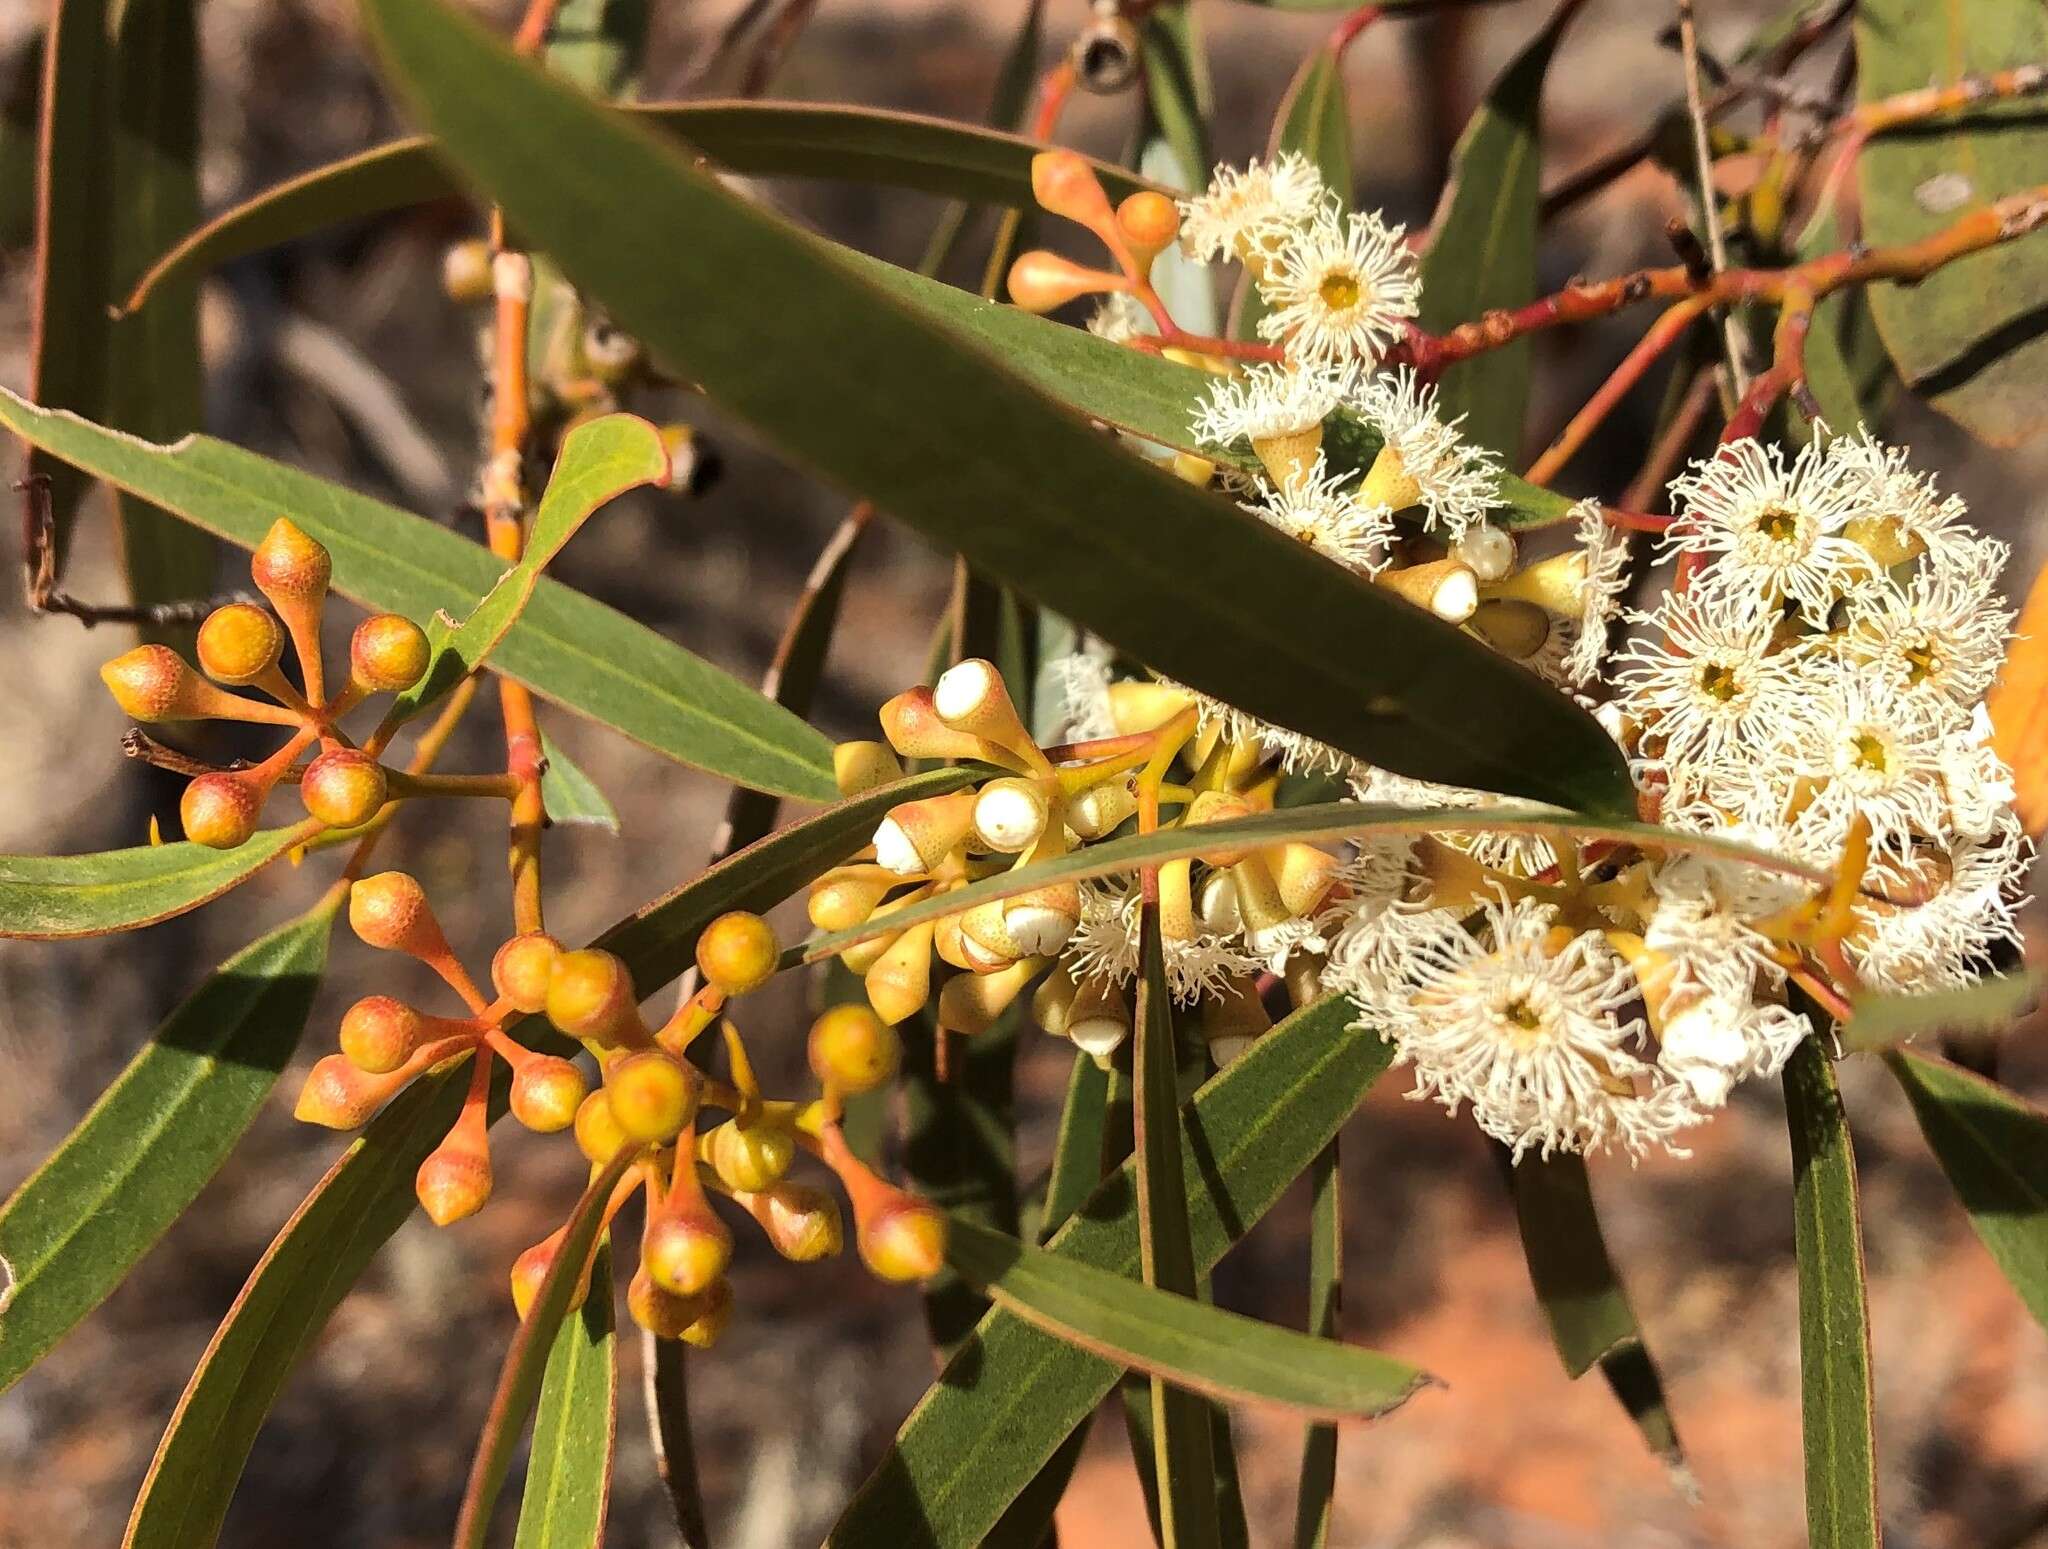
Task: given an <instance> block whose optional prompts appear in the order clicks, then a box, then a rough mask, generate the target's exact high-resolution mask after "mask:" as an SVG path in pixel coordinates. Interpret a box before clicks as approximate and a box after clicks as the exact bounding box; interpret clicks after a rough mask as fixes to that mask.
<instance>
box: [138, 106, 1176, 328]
mask: <svg viewBox="0 0 2048 1549" xmlns="http://www.w3.org/2000/svg"><path fill="white" fill-rule="evenodd" d="M598 95H606V94H605V93H598ZM625 111H626V112H627V113H629V114H630V115H631V116H632V117H633V118H634V120H636V121H637V122H639V123H642V124H644V125H646V126H647V127H648V128H650V129H653V130H657V131H660V132H662V133H664V134H666V135H670V136H673V137H674V138H675V139H676V140H677V141H680V142H682V143H684V144H687V145H688V146H690V147H691V148H693V149H695V150H698V151H701V152H702V153H703V154H704V155H706V156H709V157H710V158H711V159H712V160H713V161H715V162H717V163H718V164H719V165H721V166H724V167H728V168H730V169H731V170H732V171H734V172H740V173H745V174H746V175H747V176H749V177H814V178H840V179H845V180H849V181H854V182H863V183H879V184H884V185H888V186H893V187H897V188H906V189H912V190H915V191H917V192H919V193H927V194H939V195H943V196H945V197H948V198H954V199H964V200H969V201H972V202H974V203H978V204H999V205H1008V206H1011V207H1020V206H1026V205H1029V204H1030V203H1031V158H1032V157H1033V156H1034V155H1036V154H1037V153H1038V152H1039V151H1041V150H1043V149H1044V147H1043V146H1042V145H1040V144H1038V143H1037V142H1036V141H1033V140H1027V139H1024V138H1023V137H1021V136H1019V135H1014V134H1008V133H1004V132H1003V131H1001V130H998V129H981V128H976V127H974V126H973V125H969V124H961V123H956V122H954V121H953V120H951V119H943V118H928V117H925V116H924V115H923V114H918V113H892V112H885V111H882V110H880V109H876V108H863V107H853V106H840V105H819V104H814V103H808V102H739V101H734V102H656V103H647V104H644V105H640V106H635V107H629V108H627V109H625ZM1094 165H1095V171H1096V174H1097V176H1099V177H1100V178H1101V179H1102V181H1103V186H1104V187H1105V188H1107V189H1108V190H1109V193H1110V197H1111V198H1113V199H1121V198H1123V197H1124V196H1125V195H1127V194H1131V193H1135V192H1136V191H1137V190H1139V189H1141V188H1148V187H1151V186H1152V185H1151V184H1149V183H1147V182H1146V181H1145V180H1144V179H1143V178H1139V177H1135V176H1133V175H1132V174H1131V173H1130V172H1128V171H1126V170H1125V169H1123V168H1121V167H1116V166H1113V165H1111V164H1110V163H1108V162H1096V163H1095V164H1094ZM461 192H462V185H461V184H460V183H459V182H458V181H457V180H456V178H455V176H454V174H452V173H451V172H449V171H448V169H447V168H446V166H444V165H443V163H442V162H441V160H440V159H439V158H438V157H437V156H436V154H435V146H434V143H433V141H432V140H431V139H429V138H427V137H426V136H414V137H413V138H411V139H405V140H394V141H392V142H391V143H390V144H388V145H380V146H377V147H375V148H374V149H372V150H367V151H363V152H361V153H359V154H357V155H354V156H350V157H346V158H344V159H343V160H341V161H336V162H330V163H329V164H328V165H326V166H324V167H316V168H315V169H314V170H313V171H311V172H307V173H302V174H301V175H300V176H298V177H295V178H292V179H290V180H288V181H286V182H283V183H279V184H278V185H277V186H276V187H274V188H268V189H265V190H264V191H263V192H262V193H260V194H257V195H255V196H254V197H253V198H251V199H248V200H246V201H244V202H243V203H241V204H238V205H235V206H233V207H232V208H230V209H228V210H224V211H223V212H221V213H220V214H219V215H216V216H214V217H213V218H212V219H211V220H209V221H207V222H206V223H205V224H204V225H202V226H199V227H198V228H197V229H195V230H192V231H190V233H189V234H188V235H186V236H184V237H183V239H182V240H180V241H179V242H178V244H177V245H176V246H175V247H172V248H170V249H169V250H168V251H166V252H163V254H162V256H161V257H159V258H158V259H157V260H156V262H155V263H154V264H152V265H151V267H150V270H149V272H148V273H147V274H146V275H144V276H143V277H142V279H141V280H140V281H139V282H138V283H137V284H136V286H135V289H134V291H133V292H132V293H131V294H130V295H129V296H128V299H127V302H126V310H128V311H134V310H135V309H136V308H138V307H142V306H144V305H154V304H155V297H156V295H157V293H158V292H159V291H160V290H161V289H162V288H163V287H164V286H166V285H169V284H172V283H174V282H176V281H180V280H191V279H197V278H198V277H199V276H200V275H202V274H204V273H206V272H207V271H208V270H211V269H216V268H218V267H220V265H222V264H224V263H227V262H228V261H229V260H230V259H234V258H240V257H242V256H243V255H245V254H248V253H254V252H259V251H261V250H262V249H264V248H266V247H274V246H276V245H277V244H278V243H280V242H289V241H292V240H293V239H294V238H297V237H302V236H305V235H306V234H307V233H308V232H313V231H318V230H320V229H322V228H323V227H327V226H333V225H336V224H339V223H340V222H343V221H350V220H360V219H362V218H363V217H365V216H370V215H380V214H383V213H385V212H386V211H390V210H398V209H403V208H405V207H407V206H409V205H416V204H425V203H427V202H429V201H431V200H435V199H446V198H449V197H451V196H453V195H457V194H460V193H461Z"/></svg>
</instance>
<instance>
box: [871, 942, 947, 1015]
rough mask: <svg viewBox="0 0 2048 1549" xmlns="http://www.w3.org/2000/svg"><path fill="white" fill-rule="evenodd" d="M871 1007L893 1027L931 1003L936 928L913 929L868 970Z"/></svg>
mask: <svg viewBox="0 0 2048 1549" xmlns="http://www.w3.org/2000/svg"><path fill="white" fill-rule="evenodd" d="M865 983H866V986H867V992H868V1004H869V1005H871V1006H873V1007H874V1008H875V1015H876V1016H878V1017H880V1018H881V1019H882V1020H883V1021H884V1022H887V1023H888V1024H889V1025H890V1026H892V1027H893V1026H895V1025H896V1024H897V1023H898V1022H901V1021H902V1020H903V1019H904V1018H905V1017H908V1016H910V1015H912V1014H913V1013H915V1012H916V1011H917V1010H918V1009H919V1008H920V1007H922V1006H923V1005H924V1003H925V1002H926V1001H928V1000H930V999H931V992H932V927H931V922H930V921H926V922H925V923H924V924H922V925H913V926H912V927H911V928H910V929H909V930H906V931H904V932H903V934H902V935H900V936H898V937H897V938H896V941H895V944H894V945H892V946H891V947H890V948H889V950H888V951H886V952H884V953H883V954H882V955H881V956H880V957H878V958H876V959H875V961H874V964H873V965H872V966H871V967H870V968H869V969H868V971H867V977H866V980H865Z"/></svg>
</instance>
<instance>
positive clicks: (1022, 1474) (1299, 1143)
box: [829, 996, 1391, 1549]
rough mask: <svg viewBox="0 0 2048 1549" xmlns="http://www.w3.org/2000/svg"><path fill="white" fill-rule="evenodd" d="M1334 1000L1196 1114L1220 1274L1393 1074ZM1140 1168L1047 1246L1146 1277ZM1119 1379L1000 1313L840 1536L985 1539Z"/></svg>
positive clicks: (1221, 1079) (1192, 1142)
mask: <svg viewBox="0 0 2048 1549" xmlns="http://www.w3.org/2000/svg"><path fill="white" fill-rule="evenodd" d="M1352 1017H1353V1012H1352V1010H1351V1007H1350V1005H1349V1003H1348V1002H1346V1001H1344V1000H1342V999H1341V998H1339V997H1336V996H1332V997H1329V998H1327V999H1325V1000H1322V1001H1319V1002H1317V1003H1316V1004H1315V1005H1313V1006H1311V1007H1309V1008H1307V1009H1306V1010H1303V1011H1300V1012H1297V1013H1296V1014H1295V1015H1293V1016H1292V1017H1289V1018H1288V1019H1287V1020H1286V1021H1284V1022H1282V1023H1281V1024H1280V1025H1279V1026H1277V1027H1276V1028H1274V1029H1273V1031H1272V1032H1271V1033H1269V1034H1267V1035H1266V1036H1265V1037H1263V1038H1261V1039H1259V1040H1258V1042H1256V1043H1255V1044H1253V1045H1252V1047H1251V1049H1250V1050H1249V1051H1248V1052H1247V1053H1246V1054H1245V1055H1244V1056H1243V1057H1242V1058H1241V1059H1239V1060H1237V1061H1236V1062H1234V1063H1233V1064H1232V1065H1231V1066H1230V1067H1229V1069H1227V1070H1225V1071H1224V1072H1222V1073H1221V1074H1220V1075H1218V1076H1216V1077H1215V1078H1214V1079H1213V1080H1211V1081H1210V1082H1209V1083H1208V1084H1207V1085H1205V1086H1204V1087H1203V1088H1202V1090H1201V1091H1200V1092H1198V1093H1197V1094H1196V1096H1195V1098H1194V1101H1193V1102H1192V1103H1191V1104H1189V1105H1188V1107H1187V1108H1186V1109H1185V1110H1184V1114H1183V1127H1184V1129H1185V1131H1186V1136H1187V1142H1188V1143H1187V1146H1186V1148H1185V1150H1184V1151H1183V1156H1182V1160H1183V1165H1184V1169H1185V1174H1184V1186H1185V1188H1186V1190H1187V1195H1188V1203H1189V1214H1188V1223H1189V1237H1190V1241H1191V1243H1192V1245H1193V1248H1194V1254H1195V1263H1196V1267H1197V1269H1198V1270H1199V1271H1202V1272H1207V1271H1208V1270H1209V1269H1211V1268H1213V1267H1214V1265H1215V1263H1216V1261H1217V1260H1218V1259H1219V1258H1221V1257H1222V1256H1223V1253H1224V1251H1225V1250H1226V1249H1227V1248H1228V1247H1229V1246H1230V1244H1231V1242H1232V1241H1233V1240H1235V1239H1236V1238H1237V1237H1239V1236H1241V1235H1242V1234H1243V1233H1244V1232H1246V1231H1249V1230H1250V1229H1251V1227H1252V1226H1253V1225H1254V1224H1256V1223H1257V1222H1258V1220H1259V1219H1260V1218H1261V1217H1262V1216H1263V1215H1264V1214H1265V1213H1266V1211H1267V1210H1269V1209H1270V1208H1271V1207H1272V1205H1273V1203H1274V1201H1275V1200H1277V1199H1278V1198H1279V1197H1280V1195H1281V1193H1282V1192H1283V1191H1284V1190H1285V1189H1286V1188H1287V1186H1288V1185H1289V1184H1290V1183H1291V1182H1292V1181H1293V1180H1294V1178H1295V1177H1296V1176H1297V1175H1298V1174H1299V1173H1300V1172H1301V1170H1302V1169H1303V1168H1305V1167H1306V1166H1307V1165H1308V1164H1309V1162H1310V1160H1311V1159H1313V1158H1314V1156H1315V1154H1316V1153H1317V1152H1318V1151H1320V1150H1321V1149H1322V1148H1323V1146H1324V1145H1326V1144H1327V1143H1328V1142H1329V1139H1330V1137H1331V1136H1332V1135H1334V1134H1336V1132H1337V1127H1338V1126H1339V1125H1340V1124H1342V1123H1343V1122H1344V1121H1345V1120H1346V1119H1347V1118H1349V1117H1350V1116H1351V1113H1352V1110H1353V1109H1354V1108H1355V1107H1356V1106H1357V1104H1358V1100H1359V1099H1360V1098H1361V1097H1362V1096H1363V1095H1364V1094H1365V1092H1366V1090H1367V1088H1369V1087H1370V1086H1371V1085H1372V1083H1373V1082H1374V1081H1375V1080H1376V1079H1377V1078H1378V1077H1379V1075H1380V1074H1381V1072H1383V1071H1384V1070H1385V1069H1386V1068H1387V1064H1388V1062H1389V1060H1390V1058H1391V1053H1390V1050H1389V1048H1388V1046H1387V1045H1386V1044H1384V1043H1382V1042H1381V1041H1380V1040H1379V1039H1378V1038H1376V1037H1373V1036H1372V1035H1371V1034H1368V1033H1362V1032H1356V1031H1353V1030H1351V1029H1350V1028H1349V1026H1348V1024H1349V1023H1350V1022H1351V1020H1352ZM1134 1173H1135V1162H1127V1163H1126V1164H1125V1165H1124V1166H1123V1168H1121V1169H1120V1170H1119V1171H1118V1172H1117V1173H1116V1174H1115V1175H1113V1176H1112V1177H1110V1178H1109V1179H1108V1180H1106V1181H1105V1182H1104V1183H1103V1184H1102V1186H1101V1187H1100V1188H1098V1189H1097V1190H1096V1191H1095V1193H1094V1194H1093V1195H1091V1196H1090V1198H1089V1199H1088V1201H1087V1202H1086V1203H1085V1204H1084V1205H1083V1206H1082V1208H1081V1209H1080V1210H1079V1211H1077V1212H1076V1213H1075V1215H1074V1216H1073V1217H1072V1218H1071V1219H1070V1220H1069V1221H1068V1222H1067V1223H1066V1225H1065V1226H1063V1227H1061V1228H1060V1230H1059V1231H1058V1232H1057V1233H1055V1234H1054V1235H1053V1237H1052V1238H1051V1239H1050V1240H1049V1241H1048V1243H1047V1244H1046V1251H1047V1252H1048V1253H1050V1254H1052V1255H1054V1256H1055V1257H1056V1258H1058V1259H1060V1260H1062V1261H1065V1262H1070V1263H1074V1264H1079V1265H1086V1266H1088V1267H1090V1268H1093V1269H1096V1270H1100V1271H1105V1272H1107V1273H1109V1274H1113V1275H1117V1276H1121V1277H1123V1278H1124V1279H1126V1280H1129V1279H1132V1278H1134V1277H1135V1276H1136V1275H1137V1272H1138V1222H1137V1205H1136V1201H1135V1197H1134ZM1117 1372H1118V1368H1117V1367H1116V1366H1115V1365H1114V1364H1113V1363H1110V1362H1106V1361H1101V1360H1098V1359H1096V1358H1095V1357H1093V1356H1091V1355H1089V1354H1088V1353H1087V1352H1085V1351H1083V1350H1079V1349H1077V1348H1075V1347H1074V1346H1072V1345H1069V1344H1066V1343H1064V1342H1062V1341H1061V1340H1059V1339H1057V1338H1055V1337H1054V1336H1052V1335H1050V1334H1047V1333H1044V1332H1042V1331H1040V1330H1038V1329H1035V1328H1033V1327H1031V1326H1030V1325H1029V1324H1027V1323H1025V1322H1024V1321H1023V1320H1022V1319H1021V1318H1019V1317H1017V1316H1016V1315H1014V1314H1013V1313H1011V1312H1010V1311H1008V1310H1007V1309H1002V1308H999V1309H997V1310H996V1311H995V1312H992V1313H991V1314H990V1315H989V1316H988V1317H987V1318H985V1319H983V1320H982V1325H981V1327H980V1329H978V1330H977V1331H976V1333H975V1335H974V1337H973V1338H972V1339H971V1340H969V1341H968V1343H967V1344H966V1346H965V1347H963V1348H962V1350H961V1351H960V1353H959V1354H958V1355H957V1356H955V1357H954V1358H953V1360H952V1362H951V1363H949V1365H948V1367H947V1369H946V1371H945V1372H944V1373H942V1374H941V1376H940V1378H939V1380H938V1382H937V1383H936V1384H935V1385H934V1386H933V1387H932V1388H931V1390H930V1391H929V1392H927V1393H926V1394H925V1396H924V1398H923V1399H922V1400H921V1401H920V1402H919V1404H918V1406H917V1408H916V1409H915V1410H913V1411H912V1412H911V1415H910V1418H909V1419H908V1420H906V1421H905V1422H904V1424H903V1428H902V1430H900V1431H899V1432H898V1433H897V1436H896V1444H895V1446H894V1448H893V1449H892V1450H891V1451H890V1453H889V1455H888V1456H887V1457H886V1458H885V1459H883V1461H882V1464H881V1466H880V1467H879V1468H878V1469H877V1470H876V1471H875V1473H874V1474H873V1475H871V1476H870V1477H869V1479H868V1481H867V1483H866V1484H864V1485H863V1486H862V1487H861V1490H860V1493H859V1494H858V1495H856V1496H855V1497H854V1499H853V1502H852V1503H851V1504H850V1505H849V1506H848V1507H847V1509H846V1512H845V1514H844V1515H843V1516H842V1517H841V1518H840V1520H839V1523H838V1525H837V1526H836V1527H835V1528H834V1529H833V1532H832V1536H831V1538H830V1540H829V1542H830V1543H831V1544H834V1545H838V1546H842V1549H854V1546H866V1545H869V1544H875V1543H899V1544H902V1545H904V1546H905V1549H933V1546H945V1545H953V1544H970V1543H976V1542H979V1541H980V1537H981V1535H982V1534H983V1533H985V1532H987V1531H988V1529H989V1528H990V1526H991V1525H992V1524H993V1523H995V1522H996V1521H997V1520H998V1519H999V1518H1000V1517H1001V1516H1002V1515H1003V1512H1004V1509H1005V1508H1006V1507H1007V1506H1008V1505H1009V1503H1010V1502H1011V1500H1013V1499H1014V1498H1015V1497H1016V1496H1017V1495H1018V1493H1019V1492H1020V1491H1022V1490H1023V1489H1024V1488H1025V1486H1026V1485H1027V1484H1029V1483H1030V1482H1031V1481H1032V1480H1033V1479H1034V1478H1035V1477H1036V1476H1037V1475H1038V1473H1039V1470H1040V1469H1041V1468H1042V1467H1043V1465H1044V1464H1045V1462H1046V1460H1047V1459H1048V1458H1050V1457H1051V1456H1052V1455H1053V1453H1054V1452H1055V1451H1056V1449H1057V1448H1058V1447H1059V1446H1060V1444H1061V1442H1062V1441H1063V1440H1064V1439H1065V1438H1066V1437H1067V1436H1068V1435H1069V1434H1070V1433H1071V1432H1072V1431H1073V1430H1074V1429H1075V1427H1077V1426H1078V1425H1080V1424H1081V1423H1082V1421H1083V1420H1085V1419H1086V1418H1087V1416H1088V1415H1089V1414H1090V1413H1091V1412H1092V1411H1093V1410H1094V1408H1095V1406H1096V1405H1097V1404H1099V1403H1100V1402H1101V1401H1102V1399H1103V1398H1104V1396H1105V1395H1107V1394H1108V1393H1109V1391H1110V1389H1111V1388H1112V1387H1114V1386H1115V1385H1116V1379H1117Z"/></svg>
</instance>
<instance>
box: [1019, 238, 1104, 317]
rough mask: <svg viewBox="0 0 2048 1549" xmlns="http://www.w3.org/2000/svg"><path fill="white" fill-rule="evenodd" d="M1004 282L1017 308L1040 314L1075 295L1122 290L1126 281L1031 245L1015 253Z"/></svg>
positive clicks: (1061, 304) (1063, 304) (1065, 302)
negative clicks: (1025, 249) (1027, 248)
mask: <svg viewBox="0 0 2048 1549" xmlns="http://www.w3.org/2000/svg"><path fill="white" fill-rule="evenodd" d="M1005 284H1006V285H1007V287H1008V289H1009V292H1010V300H1011V301H1013V302H1015V303H1016V305H1017V307H1018V309H1019V310H1020V311H1024V312H1037V313H1041V314H1043V313H1046V312H1050V311H1053V310H1054V309H1055V308H1058V307H1063V306H1065V305H1066V304H1067V303H1068V302H1069V301H1072V300H1074V299H1075V298H1076V297H1078V296H1092V295H1095V294H1096V293H1098V292H1100V291H1111V290H1123V289H1125V285H1126V282H1125V280H1124V278H1123V276H1122V275H1119V274H1111V273H1109V272H1108V271H1107V270H1104V269H1090V268H1088V267H1086V266H1085V265H1082V264H1077V263H1075V262H1074V261H1073V260H1072V259H1070V258H1062V257H1060V255H1059V254H1057V253H1052V252H1048V251H1046V249H1044V248H1042V247H1035V248H1033V249H1031V251H1029V252H1028V253H1019V254H1018V255H1017V258H1016V261H1015V262H1014V263H1012V264H1011V265H1010V274H1009V278H1008V280H1007V281H1006V282H1005Z"/></svg>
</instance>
